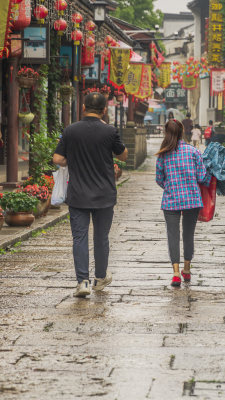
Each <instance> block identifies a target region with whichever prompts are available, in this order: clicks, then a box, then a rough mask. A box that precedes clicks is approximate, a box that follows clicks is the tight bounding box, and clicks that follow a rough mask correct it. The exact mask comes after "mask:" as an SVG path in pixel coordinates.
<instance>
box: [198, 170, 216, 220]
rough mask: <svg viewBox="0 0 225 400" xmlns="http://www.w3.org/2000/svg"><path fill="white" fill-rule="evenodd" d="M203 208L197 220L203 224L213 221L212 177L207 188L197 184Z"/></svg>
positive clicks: (213, 187) (213, 195) (213, 191)
mask: <svg viewBox="0 0 225 400" xmlns="http://www.w3.org/2000/svg"><path fill="white" fill-rule="evenodd" d="M199 187H200V190H201V195H202V202H203V208H201V210H200V212H199V215H198V220H199V221H203V222H209V221H211V219H213V216H214V212H215V207H216V178H215V176H213V177H212V179H211V181H210V185H209V187H206V186H204V185H202V184H199Z"/></svg>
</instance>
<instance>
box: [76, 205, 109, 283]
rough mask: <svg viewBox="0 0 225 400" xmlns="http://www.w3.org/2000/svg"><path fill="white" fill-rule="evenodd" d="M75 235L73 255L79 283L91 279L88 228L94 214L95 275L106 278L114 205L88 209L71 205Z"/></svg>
mask: <svg viewBox="0 0 225 400" xmlns="http://www.w3.org/2000/svg"><path fill="white" fill-rule="evenodd" d="M69 212H70V225H71V230H72V235H73V257H74V265H75V271H76V276H77V280H78V283H80V282H82V281H83V280H88V279H89V248H88V230H89V224H90V216H91V215H92V221H93V227H94V258H95V277H96V278H105V276H106V270H107V267H108V258H109V238H108V236H109V231H110V228H111V225H112V219H113V207H108V208H100V209H97V208H96V209H86V208H83V209H82V208H73V207H69Z"/></svg>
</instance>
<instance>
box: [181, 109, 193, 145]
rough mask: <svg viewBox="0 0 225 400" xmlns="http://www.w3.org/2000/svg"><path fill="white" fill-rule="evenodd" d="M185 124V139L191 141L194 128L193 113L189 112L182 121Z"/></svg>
mask: <svg viewBox="0 0 225 400" xmlns="http://www.w3.org/2000/svg"><path fill="white" fill-rule="evenodd" d="M182 124H183V126H184V139H185V141H186V142H187V143H191V131H192V129H193V121H192V119H191V114H190V113H187V115H186V118H185V119H184V120H183V121H182Z"/></svg>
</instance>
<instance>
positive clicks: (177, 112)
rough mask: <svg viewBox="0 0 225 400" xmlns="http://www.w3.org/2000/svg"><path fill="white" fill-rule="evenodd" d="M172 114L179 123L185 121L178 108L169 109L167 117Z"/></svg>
mask: <svg viewBox="0 0 225 400" xmlns="http://www.w3.org/2000/svg"><path fill="white" fill-rule="evenodd" d="M170 112H172V113H173V115H174V118H175V119H178V121H181V122H182V121H183V119H184V115H183V113H182V112H181V111H179V110H177V109H176V108H169V109H168V110H166V115H167V117H168V115H169V113H170Z"/></svg>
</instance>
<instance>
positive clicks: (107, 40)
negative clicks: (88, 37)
mask: <svg viewBox="0 0 225 400" xmlns="http://www.w3.org/2000/svg"><path fill="white" fill-rule="evenodd" d="M105 40H106V43H107V45H108V46H109V45H110V44H111V43H112V41H113V38H112V36H110V35H107V36H106V38H105Z"/></svg>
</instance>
